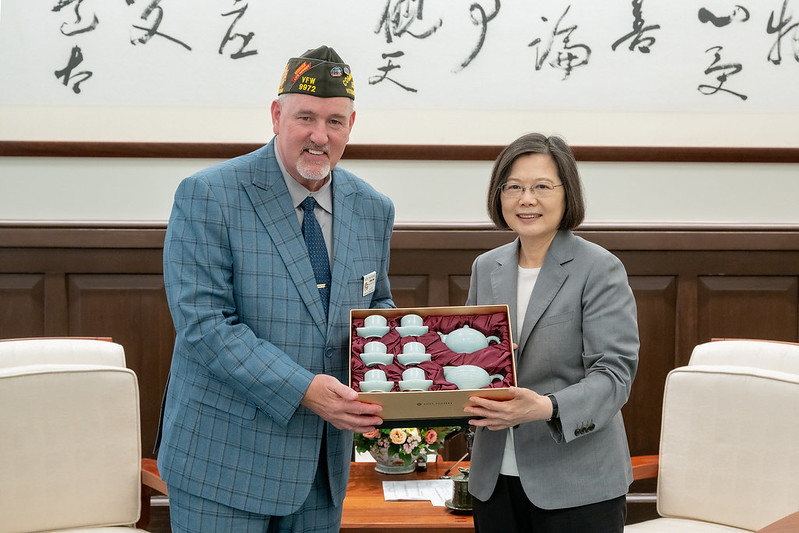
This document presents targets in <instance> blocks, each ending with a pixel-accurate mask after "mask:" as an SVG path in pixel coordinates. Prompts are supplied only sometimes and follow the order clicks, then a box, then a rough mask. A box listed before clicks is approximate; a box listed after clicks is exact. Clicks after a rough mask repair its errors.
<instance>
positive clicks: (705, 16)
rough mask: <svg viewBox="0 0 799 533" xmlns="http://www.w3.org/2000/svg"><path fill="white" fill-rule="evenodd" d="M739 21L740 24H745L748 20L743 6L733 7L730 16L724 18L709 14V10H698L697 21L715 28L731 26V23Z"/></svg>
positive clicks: (747, 13) (747, 14) (746, 11)
mask: <svg viewBox="0 0 799 533" xmlns="http://www.w3.org/2000/svg"><path fill="white" fill-rule="evenodd" d="M735 20H739V21H740V22H746V21H747V20H749V11H748V10H747V9H746V8H745V7H743V6H735V9H733V10H732V14H731V15H728V16H726V17H719V16H716V15H714V14H713V13H711V12H710V10H708V9H705V8H704V7H703V8H700V9H699V21H700V22H701V23H702V24H707V23H708V22H710V23H711V24H713V25H714V26H715V27H717V28H723V27H724V26H727V25H729V24H731V23H732V22H733V21H735Z"/></svg>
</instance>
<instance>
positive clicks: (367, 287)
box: [363, 270, 377, 296]
mask: <svg viewBox="0 0 799 533" xmlns="http://www.w3.org/2000/svg"><path fill="white" fill-rule="evenodd" d="M376 284H377V272H375V271H374V270H373V271H371V272H369V273H368V274H366V275H365V276H364V277H363V295H364V296H366V295H367V294H372V293H373V292H375V285H376Z"/></svg>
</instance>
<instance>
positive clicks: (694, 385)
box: [625, 340, 799, 533]
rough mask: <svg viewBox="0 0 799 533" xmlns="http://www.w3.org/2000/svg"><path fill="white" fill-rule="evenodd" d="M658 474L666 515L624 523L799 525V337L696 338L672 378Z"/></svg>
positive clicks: (693, 527) (646, 528)
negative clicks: (697, 342)
mask: <svg viewBox="0 0 799 533" xmlns="http://www.w3.org/2000/svg"><path fill="white" fill-rule="evenodd" d="M634 463H635V461H634ZM657 477H658V485H657V509H658V514H659V515H660V516H661V518H658V519H655V520H650V521H647V522H641V523H639V524H633V525H629V526H627V527H626V528H625V531H627V532H630V533H638V532H640V533H672V532H674V533H677V532H679V533H691V532H702V533H704V532H707V533H716V532H718V533H722V532H728V533H732V532H739V533H740V532H746V531H763V532H766V531H775V532H777V531H799V512H798V511H799V345H795V344H790V343H778V342H767V341H752V340H723V341H715V342H710V343H705V344H701V345H699V346H697V347H696V348H695V349H694V352H693V354H692V356H691V360H690V363H689V365H688V366H685V367H681V368H677V369H674V370H672V371H671V372H670V373H669V375H668V377H667V378H666V388H665V393H664V397H663V420H662V425H661V439H660V454H659V468H658V472H657ZM794 513H795V514H794ZM789 515H792V516H789ZM784 517H788V518H784ZM775 522H776V523H775ZM783 528H785V529H783Z"/></svg>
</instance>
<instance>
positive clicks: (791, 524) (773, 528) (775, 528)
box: [756, 511, 799, 533]
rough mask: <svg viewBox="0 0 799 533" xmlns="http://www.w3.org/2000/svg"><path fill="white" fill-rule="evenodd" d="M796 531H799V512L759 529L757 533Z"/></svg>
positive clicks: (788, 532) (789, 532)
mask: <svg viewBox="0 0 799 533" xmlns="http://www.w3.org/2000/svg"><path fill="white" fill-rule="evenodd" d="M795 531H799V511H796V512H795V513H793V514H789V515H788V516H786V517H784V518H781V519H779V520H777V521H776V522H772V523H771V524H769V525H767V526H766V527H764V528H761V529H758V530H757V532H756V533H791V532H795Z"/></svg>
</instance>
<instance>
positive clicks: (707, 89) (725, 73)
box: [697, 46, 748, 100]
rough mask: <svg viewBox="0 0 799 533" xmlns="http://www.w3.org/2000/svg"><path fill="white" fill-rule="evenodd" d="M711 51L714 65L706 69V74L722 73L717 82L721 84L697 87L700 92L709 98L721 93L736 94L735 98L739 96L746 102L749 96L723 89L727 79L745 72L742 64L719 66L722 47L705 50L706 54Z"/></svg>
mask: <svg viewBox="0 0 799 533" xmlns="http://www.w3.org/2000/svg"><path fill="white" fill-rule="evenodd" d="M711 50H712V51H713V63H711V65H710V66H709V67H708V68H706V69H705V74H707V75H710V74H712V73H714V72H721V73H720V74H719V75H718V76H716V81H718V82H719V84H718V85H717V86H713V85H700V86H699V87H697V89H698V90H699V92H700V93H702V94H704V95H708V96H709V95H711V94H716V93H717V92H719V91H724V92H726V93H730V94H734V95H735V96H737V97H738V98H740V99H741V100H746V99H747V98H748V96H746V95H744V94H739V93H736V92H733V91H730V90H729V89H723V88H722V87H721V86H722V85H724V84H725V83H726V82H727V79H728V78H729V77H730V76H734V75H735V74H738V73H739V72H741V70H743V67H742V66H741V64H740V63H725V64H719V61H721V50H722V47H721V46H713V47H711V48H708V49H707V50H705V52H706V53H707V52H710V51H711Z"/></svg>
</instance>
